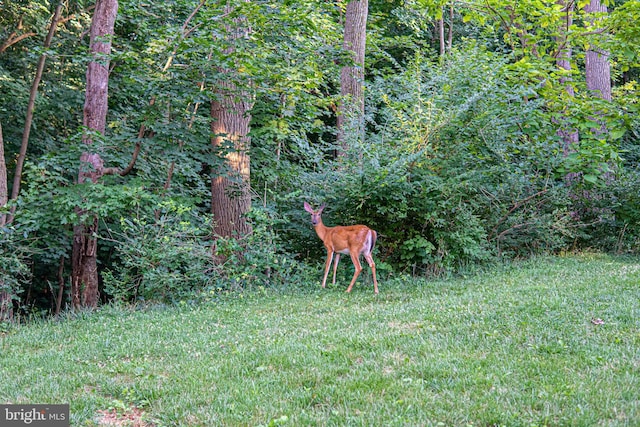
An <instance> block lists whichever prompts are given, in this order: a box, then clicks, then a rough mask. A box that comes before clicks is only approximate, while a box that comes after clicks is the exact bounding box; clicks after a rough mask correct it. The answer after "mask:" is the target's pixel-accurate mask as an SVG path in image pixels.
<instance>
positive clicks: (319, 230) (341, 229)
mask: <svg viewBox="0 0 640 427" xmlns="http://www.w3.org/2000/svg"><path fill="white" fill-rule="evenodd" d="M325 207H326V205H325V204H324V203H323V204H322V206H320V207H319V208H318V210H315V211H314V210H313V208H312V207H311V205H309V203H307V202H304V210H305V211H307V212H309V213H310V214H311V225H313V228H314V229H315V230H316V234H318V237H319V238H320V240H322V242H323V243H324V247H325V248H326V249H327V261H326V262H325V265H324V277H323V278H322V287H323V288H324V287H325V286H326V284H327V276H328V275H329V268H330V267H331V262H332V261H333V255H334V254H335V255H336V259H335V262H334V263H333V284H334V285H335V284H336V271H337V270H338V263H339V262H340V254H348V255H350V256H351V261H352V262H353V266H354V267H355V268H356V271H355V272H354V273H353V278H352V279H351V283H350V284H349V287H348V288H347V292H351V289H352V288H353V285H354V283H356V280H357V279H358V276H359V275H360V272H361V271H362V265H361V264H360V256H361V255H364V258H365V259H366V260H367V264H369V267H370V268H371V271H372V272H373V290H374V292H375V293H376V294H378V280H377V279H376V263H375V262H374V261H373V257H372V256H371V251H373V246H374V245H375V244H376V239H377V238H378V233H376V231H375V230H372V229H371V228H369V227H367V226H366V225H347V226H336V227H327V226H325V225H324V224H323V223H322V217H321V215H322V211H323V210H324V208H325Z"/></svg>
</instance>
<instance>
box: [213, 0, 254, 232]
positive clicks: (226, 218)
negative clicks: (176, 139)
mask: <svg viewBox="0 0 640 427" xmlns="http://www.w3.org/2000/svg"><path fill="white" fill-rule="evenodd" d="M232 10H233V8H232V7H230V6H227V7H226V10H225V12H226V13H231V12H232ZM248 31H249V30H248V28H247V24H246V20H245V19H241V18H240V19H236V20H235V21H234V24H233V26H227V28H226V37H227V39H228V40H229V41H230V45H231V47H230V48H229V49H227V51H226V52H225V53H226V54H227V55H233V53H234V52H235V48H234V47H233V45H234V40H236V39H238V38H241V37H246V35H247V34H248ZM219 71H220V72H222V73H223V74H224V75H226V76H227V78H225V79H223V80H220V81H218V82H217V85H216V86H217V88H216V91H217V93H216V99H214V100H212V102H211V132H212V133H213V137H212V139H211V143H212V145H213V148H214V150H215V151H216V152H221V153H226V154H225V155H224V164H225V169H226V170H225V171H219V172H218V174H215V173H214V174H212V176H211V213H212V214H213V221H214V224H213V225H214V226H213V231H214V234H215V235H217V236H223V237H231V236H237V237H242V236H245V235H247V234H250V233H251V225H250V224H249V223H248V222H247V219H246V217H245V216H246V214H247V212H249V209H251V181H250V179H251V167H250V158H249V147H250V145H251V139H250V138H249V136H248V135H249V126H250V122H251V114H250V113H249V112H250V110H251V108H252V107H253V96H252V95H251V93H250V90H249V89H247V88H248V87H249V86H250V84H251V83H250V82H244V83H243V84H245V85H247V86H246V88H239V87H238V85H237V84H236V83H235V82H234V81H237V80H238V76H239V72H238V71H237V70H231V69H219ZM220 172H222V173H220Z"/></svg>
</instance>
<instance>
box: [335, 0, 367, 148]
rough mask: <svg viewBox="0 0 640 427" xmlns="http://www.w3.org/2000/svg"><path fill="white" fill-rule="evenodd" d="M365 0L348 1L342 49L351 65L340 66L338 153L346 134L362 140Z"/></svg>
mask: <svg viewBox="0 0 640 427" xmlns="http://www.w3.org/2000/svg"><path fill="white" fill-rule="evenodd" d="M368 11H369V1H368V0H351V1H349V3H348V4H347V12H346V16H345V23H344V43H343V48H344V49H345V50H347V51H351V52H352V59H353V64H349V65H346V66H344V67H342V70H341V72H340V95H341V96H342V100H341V101H340V105H339V107H338V144H339V145H340V146H341V150H342V151H341V152H340V153H339V154H340V155H343V154H344V153H345V152H346V151H347V138H346V136H347V135H348V134H355V135H356V136H357V138H358V139H360V140H362V139H364V55H365V47H366V41H367V16H368Z"/></svg>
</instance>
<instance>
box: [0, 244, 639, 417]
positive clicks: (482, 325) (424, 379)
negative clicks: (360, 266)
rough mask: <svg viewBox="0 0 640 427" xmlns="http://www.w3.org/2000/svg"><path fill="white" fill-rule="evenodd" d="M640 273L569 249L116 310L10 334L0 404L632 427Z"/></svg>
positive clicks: (102, 411)
mask: <svg viewBox="0 0 640 427" xmlns="http://www.w3.org/2000/svg"><path fill="white" fill-rule="evenodd" d="M639 280H640V260H638V259H637V258H619V257H618V258H616V257H609V256H602V255H593V256H578V257H574V256H570V257H556V258H535V259H532V260H530V261H528V262H525V263H517V264H513V265H511V266H508V267H502V268H499V269H492V270H490V271H487V272H484V273H475V274H469V275H468V276H467V277H464V278H455V279H446V280H444V279H438V280H429V281H426V280H414V279H411V278H409V277H402V278H396V279H394V280H387V281H385V282H381V293H380V295H379V296H377V297H376V296H374V295H373V292H371V289H370V286H371V283H370V281H371V279H370V277H369V280H368V283H367V284H366V285H364V284H360V285H358V286H356V288H355V289H354V291H353V293H352V294H351V295H349V296H348V297H346V295H345V294H344V292H343V287H341V286H338V287H337V288H332V289H327V290H324V291H321V290H320V289H319V286H318V285H317V283H305V284H300V286H299V287H297V288H288V289H279V290H276V289H269V290H262V291H260V290H256V291H255V292H248V293H243V294H238V293H231V294H226V295H221V294H220V295H219V294H214V293H212V294H210V295H209V297H208V298H209V299H208V301H206V302H202V303H200V304H197V305H192V304H184V305H178V306H153V307H147V308H146V309H144V310H138V309H136V308H132V307H124V306H121V307H117V306H111V305H107V306H104V307H102V308H101V309H100V310H98V311H97V312H92V313H76V314H73V315H72V314H68V315H65V316H64V317H63V318H61V319H59V320H55V321H54V320H48V321H37V322H33V323H31V324H29V325H26V326H21V327H17V326H16V327H10V328H9V329H6V330H4V331H3V332H2V335H1V338H0V340H1V341H0V351H1V357H0V375H1V376H2V387H1V388H0V401H2V402H14V403H21V402H56V403H58V402H69V403H70V405H71V415H72V425H74V426H80V425H85V426H90V425H99V424H100V423H101V422H103V423H105V422H106V421H107V420H110V421H113V422H119V423H120V424H119V425H139V426H142V425H149V426H150V425H157V426H212V425H217V426H223V425H229V426H231V425H252V426H260V425H262V426H267V425H272V426H275V425H284V426H300V425H358V426H360V425H362V426H395V425H397V426H407V425H424V426H438V425H445V426H464V425H473V426H486V425H492V426H493V425H495V426H503V425H504V426H527V427H530V426H559V425H580V426H582V425H585V426H586V425H589V426H595V425H606V426H632V425H637V424H638V422H640V402H639V400H638V389H639V388H640V372H639V369H638V360H640V359H639V358H640V350H639V349H640V289H639V288H638V282H639ZM134 422H138V424H133V423H134ZM143 422H144V423H143ZM127 423H129V424H127Z"/></svg>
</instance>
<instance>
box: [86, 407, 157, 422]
mask: <svg viewBox="0 0 640 427" xmlns="http://www.w3.org/2000/svg"><path fill="white" fill-rule="evenodd" d="M97 422H98V425H99V426H104V427H154V425H155V424H153V423H151V422H149V421H147V420H145V419H144V411H143V410H142V409H140V408H136V407H135V406H134V407H131V408H128V409H126V410H125V411H122V410H118V409H115V408H111V409H104V410H100V411H98V418H97Z"/></svg>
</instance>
